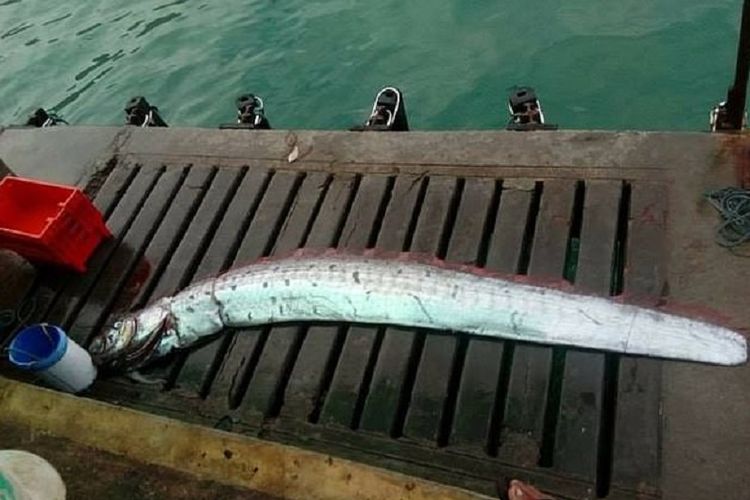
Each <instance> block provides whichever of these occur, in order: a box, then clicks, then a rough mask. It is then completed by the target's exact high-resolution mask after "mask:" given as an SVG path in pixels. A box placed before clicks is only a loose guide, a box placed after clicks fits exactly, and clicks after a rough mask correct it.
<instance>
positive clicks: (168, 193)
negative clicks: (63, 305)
mask: <svg viewBox="0 0 750 500" xmlns="http://www.w3.org/2000/svg"><path fill="white" fill-rule="evenodd" d="M186 173H187V172H186V171H185V169H182V168H180V169H170V170H168V171H167V172H165V173H164V174H163V175H162V176H161V177H160V178H159V182H158V183H157V184H156V186H155V187H154V189H153V191H151V194H150V195H149V197H148V199H147V200H146V203H145V204H144V205H143V208H142V209H141V211H140V212H139V213H138V217H136V219H135V221H133V225H132V226H131V227H130V228H129V229H128V231H127V232H126V233H125V237H124V238H123V240H122V243H120V245H119V246H118V247H117V248H116V249H115V251H114V252H113V253H112V256H111V258H110V259H109V261H108V262H107V264H106V266H105V267H104V269H103V270H102V272H101V273H100V274H99V277H98V278H97V281H96V283H95V284H94V286H93V288H92V289H91V293H90V295H89V298H88V300H87V301H86V302H85V304H84V306H83V308H82V309H81V311H80V312H79V313H78V315H77V316H76V317H75V320H74V321H73V322H72V324H71V325H70V327H69V329H68V331H67V333H68V336H69V337H70V338H72V339H73V340H75V341H76V342H78V343H79V344H81V345H84V344H86V343H87V340H88V338H89V337H90V336H91V334H92V333H94V331H95V330H96V329H97V328H99V326H100V325H101V324H102V323H103V322H104V320H105V319H106V317H107V315H108V314H109V311H110V307H111V305H112V303H113V302H114V300H115V298H116V297H117V294H118V292H119V291H120V289H121V288H122V287H123V286H124V284H125V281H126V280H127V279H128V277H129V276H130V274H131V272H132V271H133V269H134V268H135V266H136V265H137V264H138V260H139V259H140V258H141V255H142V254H143V250H144V245H146V244H147V242H148V241H149V239H150V238H151V236H152V235H153V234H154V232H155V231H156V229H157V228H158V227H159V223H160V222H161V221H162V217H163V216H164V213H165V212H166V210H167V208H169V204H170V203H171V202H172V199H173V198H174V195H175V193H176V192H177V190H178V189H179V187H180V185H181V184H182V181H183V180H184V178H185V175H186ZM71 319H72V318H71ZM64 323H65V324H67V323H68V321H67V319H66V321H64Z"/></svg>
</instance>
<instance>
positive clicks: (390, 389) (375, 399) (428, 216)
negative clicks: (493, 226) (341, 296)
mask: <svg viewBox="0 0 750 500" xmlns="http://www.w3.org/2000/svg"><path fill="white" fill-rule="evenodd" d="M455 190H456V180H455V179H452V178H447V177H434V178H431V179H429V184H428V185H427V192H426V193H425V198H424V201H423V202H422V207H421V210H420V214H419V219H418V220H417V226H416V228H415V230H414V235H413V238H412V241H411V247H410V248H408V249H406V250H410V251H413V252H422V253H429V254H436V253H437V251H438V249H439V246H440V239H441V236H442V234H443V229H444V228H445V226H446V219H447V217H448V208H449V206H450V203H451V199H452V198H453V194H454V192H455ZM394 201H395V200H394ZM393 206H394V205H392V207H393ZM396 214H397V213H396V212H395V211H394V218H395V215H396ZM405 219H406V217H405ZM384 227H387V226H384ZM395 241H398V240H395ZM418 335H419V333H418V332H417V331H415V330H410V329H404V328H395V327H389V328H386V330H385V332H384V334H383V342H382V344H381V346H380V352H379V353H378V359H377V361H376V364H375V369H374V371H373V375H372V382H371V383H370V391H369V393H368V394H367V399H366V400H365V406H364V410H363V412H362V419H361V422H360V427H361V428H362V429H365V430H368V431H373V432H379V433H390V432H397V431H400V430H398V429H395V426H396V425H397V424H398V421H399V418H400V415H399V411H400V408H399V404H400V401H401V396H402V392H403V391H404V389H405V384H407V383H408V381H407V380H406V379H407V374H408V371H409V360H410V358H411V355H412V351H413V350H414V348H415V346H416V345H418V344H417V341H418Z"/></svg>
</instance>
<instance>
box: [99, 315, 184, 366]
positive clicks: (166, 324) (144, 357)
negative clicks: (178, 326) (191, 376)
mask: <svg viewBox="0 0 750 500" xmlns="http://www.w3.org/2000/svg"><path fill="white" fill-rule="evenodd" d="M172 331H174V320H173V318H172V314H171V313H170V310H169V308H167V307H163V306H159V305H156V306H151V307H148V308H146V309H144V310H142V311H140V312H137V313H134V314H130V315H126V316H124V317H122V318H120V319H119V320H118V321H117V322H115V323H114V324H113V325H112V327H110V328H108V329H107V330H105V331H103V332H102V333H100V334H99V335H97V336H96V337H94V339H93V340H92V341H91V344H90V345H89V348H88V351H89V353H90V354H91V357H92V359H93V361H94V364H96V365H97V367H99V369H101V370H103V371H111V372H120V371H131V370H135V369H137V368H139V367H141V366H142V365H144V364H146V363H147V362H148V361H149V360H150V359H151V358H152V355H153V354H154V352H155V351H156V349H157V348H158V346H159V342H160V341H161V339H162V338H163V337H164V336H165V335H166V334H168V333H170V332H172Z"/></svg>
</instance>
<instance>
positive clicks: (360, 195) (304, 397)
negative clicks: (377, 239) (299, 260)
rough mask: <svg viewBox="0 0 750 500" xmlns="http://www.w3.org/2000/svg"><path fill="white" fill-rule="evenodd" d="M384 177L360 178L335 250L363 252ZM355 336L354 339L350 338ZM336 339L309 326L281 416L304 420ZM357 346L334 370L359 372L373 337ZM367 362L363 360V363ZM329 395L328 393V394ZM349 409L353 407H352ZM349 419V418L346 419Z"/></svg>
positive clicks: (333, 332) (329, 329) (332, 331)
mask: <svg viewBox="0 0 750 500" xmlns="http://www.w3.org/2000/svg"><path fill="white" fill-rule="evenodd" d="M387 184H388V178H387V177H383V176H366V177H364V178H363V179H362V181H361V183H360V186H359V190H358V191H357V196H356V198H355V199H354V203H353V204H352V208H351V210H350V213H349V216H348V217H347V219H346V224H345V225H344V228H343V230H342V232H341V237H340V238H339V241H338V247H339V248H346V249H349V250H362V249H365V248H366V247H367V246H368V244H369V240H370V237H371V236H372V233H373V226H374V225H375V224H376V217H377V216H378V212H379V210H380V206H381V204H382V203H383V199H384V196H385V194H386V188H387ZM359 330H360V327H356V326H355V327H353V328H351V329H350V330H349V332H348V333H347V334H346V341H345V344H344V346H345V347H344V350H346V345H347V344H349V343H351V342H352V340H351V339H353V338H355V337H356V336H357V335H359V334H358V333H357V332H358V331H359ZM353 336H355V337H353ZM337 337H338V328H337V327H336V326H328V325H321V326H313V327H312V328H310V329H309V330H308V331H307V334H306V336H305V340H304V343H303V344H302V346H301V349H300V352H299V356H298V357H297V361H296V363H295V365H294V369H293V371H292V374H291V376H290V379H289V385H288V387H287V391H286V394H285V397H284V408H283V410H282V415H283V416H284V417H290V418H294V419H297V420H306V419H307V418H308V417H309V416H310V415H311V414H312V412H313V410H314V409H315V406H316V404H317V398H318V395H319V394H320V392H321V390H322V387H323V384H324V383H325V376H326V369H327V367H328V363H329V360H332V358H333V357H334V356H335V346H336V339H337ZM363 338H364V340H363V341H362V342H360V343H359V347H360V350H358V351H357V357H356V361H355V358H353V357H351V356H347V357H344V356H343V355H342V357H341V358H340V360H341V361H340V362H339V363H338V365H337V368H336V371H337V373H339V372H340V371H342V370H343V371H347V372H350V371H351V369H350V368H349V366H350V365H351V363H352V362H355V363H356V364H357V368H359V369H360V370H361V369H362V366H360V365H359V357H358V356H369V352H370V349H371V348H372V343H371V339H374V338H375V335H374V334H373V335H369V336H368V335H367V334H365V336H364V337H363ZM366 361H367V359H366V358H365V363H366ZM335 380H336V379H335V377H334V384H332V387H331V393H332V392H333V391H336V390H338V387H336V386H335ZM361 380H362V373H361V371H360V373H352V376H351V378H347V382H348V383H350V384H351V385H353V386H356V387H358V386H359V384H360V383H361ZM331 393H329V394H331ZM337 399H339V400H340V401H342V402H343V401H347V402H348V401H352V400H354V401H356V393H355V392H352V393H344V392H342V393H341V394H340V397H338V398H337ZM352 407H353V404H352ZM350 418H351V417H350Z"/></svg>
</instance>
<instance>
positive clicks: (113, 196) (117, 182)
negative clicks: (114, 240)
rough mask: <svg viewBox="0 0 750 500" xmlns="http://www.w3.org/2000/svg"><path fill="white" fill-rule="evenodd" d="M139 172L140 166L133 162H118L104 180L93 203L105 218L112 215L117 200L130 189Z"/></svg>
mask: <svg viewBox="0 0 750 500" xmlns="http://www.w3.org/2000/svg"><path fill="white" fill-rule="evenodd" d="M137 173H138V167H136V166H135V165H133V164H132V163H118V164H117V165H116V166H115V168H114V169H113V170H112V172H110V174H109V175H108V176H107V178H106V179H105V180H104V183H103V184H102V185H101V187H100V188H99V191H97V193H96V196H94V199H93V203H94V206H95V207H96V208H97V209H98V210H99V212H100V213H101V214H102V215H103V216H104V219H105V220H107V219H109V217H110V215H112V211H113V210H114V209H115V207H116V206H117V202H119V201H120V199H121V198H122V196H123V195H124V194H125V192H126V191H127V190H128V186H130V183H131V182H132V181H133V178H134V177H135V176H136V174H137Z"/></svg>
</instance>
